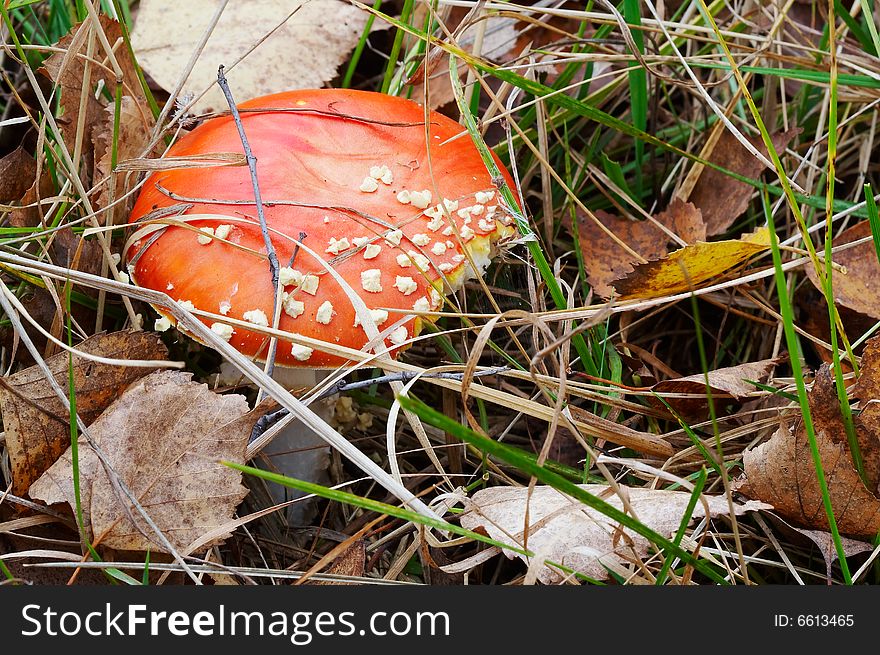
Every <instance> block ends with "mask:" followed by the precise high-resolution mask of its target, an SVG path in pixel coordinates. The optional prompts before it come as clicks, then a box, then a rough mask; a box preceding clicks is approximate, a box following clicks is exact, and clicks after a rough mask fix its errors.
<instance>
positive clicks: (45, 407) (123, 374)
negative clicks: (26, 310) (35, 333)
mask: <svg viewBox="0 0 880 655" xmlns="http://www.w3.org/2000/svg"><path fill="white" fill-rule="evenodd" d="M77 349H78V350H81V351H83V352H86V353H89V354H93V355H101V356H102V357H109V358H116V359H165V358H166V357H167V356H168V353H167V350H166V349H165V346H164V345H163V344H162V342H161V341H160V340H159V338H158V337H157V336H156V335H155V334H152V333H150V332H113V333H111V334H99V335H97V336H94V337H91V338H89V339H86V340H85V341H83V342H82V343H80V344H79V345H78V346H77ZM46 364H47V365H48V367H49V369H50V370H51V371H52V373H53V375H54V377H55V380H56V381H57V382H58V384H59V385H61V387H62V388H63V389H67V388H68V379H67V378H68V355H67V353H66V352H65V353H59V354H58V355H56V356H54V357H51V358H49V359H47V360H46ZM149 372H150V369H147V368H142V367H134V366H109V365H107V364H99V363H96V362H93V361H89V360H87V359H84V358H82V357H77V356H75V355H74V357H73V381H74V385H75V388H76V400H77V411H78V412H79V415H80V417H81V418H82V419H83V421H84V422H85V423H86V424H88V423H90V422H91V421H93V420H95V419H96V418H97V417H98V415H99V414H100V413H101V412H103V411H104V409H105V408H106V407H107V406H108V405H109V404H110V403H111V402H113V400H115V399H116V398H117V397H118V396H119V394H120V393H121V392H122V390H123V389H125V388H126V387H127V386H128V385H129V384H131V383H132V382H134V381H135V380H137V379H138V378H141V377H143V376H144V375H147V374H148V373H149ZM0 412H2V414H3V425H4V428H5V430H6V445H7V447H8V449H9V458H10V461H11V465H12V493H14V494H17V495H22V496H23V495H24V494H25V493H26V492H27V489H28V488H29V487H30V486H31V484H32V483H33V482H34V481H35V480H36V479H37V478H39V477H40V476H41V475H42V474H43V473H44V472H45V471H46V469H48V468H49V467H50V466H51V465H52V464H53V463H54V462H55V460H57V459H58V457H59V456H60V455H61V453H63V452H64V451H65V450H66V449H67V448H68V447H69V446H70V428H69V424H68V418H69V417H68V414H67V412H66V411H65V409H64V408H63V407H62V405H61V401H60V400H59V399H58V397H57V396H56V395H55V393H54V392H53V391H52V389H51V388H50V387H49V384H48V383H47V382H46V380H45V378H44V377H43V373H42V371H41V370H40V369H39V368H37V367H36V366H32V367H31V368H28V369H25V370H23V371H20V372H18V373H16V374H15V375H11V376H8V377H6V378H3V383H2V385H0Z"/></svg>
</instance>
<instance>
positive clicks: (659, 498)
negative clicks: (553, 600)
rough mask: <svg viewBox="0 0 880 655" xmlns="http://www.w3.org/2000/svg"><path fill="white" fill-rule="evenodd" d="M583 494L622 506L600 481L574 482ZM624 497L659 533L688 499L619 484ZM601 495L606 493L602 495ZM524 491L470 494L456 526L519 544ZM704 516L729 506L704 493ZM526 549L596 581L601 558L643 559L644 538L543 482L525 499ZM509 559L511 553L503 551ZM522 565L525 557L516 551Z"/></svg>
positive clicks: (749, 506) (673, 526)
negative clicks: (468, 504)
mask: <svg viewBox="0 0 880 655" xmlns="http://www.w3.org/2000/svg"><path fill="white" fill-rule="evenodd" d="M578 486H580V487H581V488H582V489H584V490H585V491H587V492H588V493H591V494H593V495H595V496H602V497H603V498H604V500H605V502H607V503H609V504H611V505H613V506H614V507H616V508H618V509H623V503H622V501H621V500H620V497H619V496H617V495H616V494H613V493H610V492H609V488H608V487H607V486H605V485H601V484H584V485H578ZM621 488H622V489H623V490H624V492H625V493H626V494H627V495H628V496H629V503H630V505H631V506H632V508H633V511H634V512H635V514H636V516H637V517H638V519H639V520H640V521H641V522H642V523H644V524H645V525H647V526H648V527H650V528H651V529H652V530H654V531H655V532H658V533H659V534H661V535H663V536H666V537H670V536H672V535H673V534H674V533H675V532H676V531H677V530H678V528H679V526H680V524H681V521H682V518H683V517H684V513H685V510H686V509H687V505H688V502H689V500H690V494H689V493H688V492H686V491H666V490H658V489H643V488H638V487H623V486H622V487H621ZM606 495H607V497H605V496H606ZM527 497H528V489H527V488H525V487H490V488H488V489H482V490H480V491H477V492H476V493H475V494H474V495H473V498H472V500H473V505H474V507H473V508H472V509H469V510H468V511H466V512H465V513H463V514H462V515H461V525H462V527H464V528H467V529H468V530H476V529H478V528H483V529H485V530H486V532H487V533H488V534H489V536H490V537H492V538H493V539H495V540H497V541H500V542H503V543H507V544H511V545H517V546H519V547H520V548H522V547H523V546H524V544H523V527H524V519H525V515H526V511H525V510H526V499H527ZM704 498H705V499H706V501H707V503H708V505H709V512H710V514H711V515H712V516H713V517H715V516H720V515H727V513H728V512H729V506H728V502H727V498H726V497H724V496H704ZM759 509H769V506H768V505H765V504H763V503H760V502H748V503H745V504H738V503H734V511H735V512H736V513H737V514H738V515H739V514H743V513H744V512H749V511H756V510H759ZM528 510H529V511H528V516H529V521H530V524H529V525H530V528H529V531H528V544H527V546H526V547H527V548H528V550H530V551H532V552H533V553H535V554H540V555H542V556H543V557H545V558H546V559H549V560H551V561H553V562H555V563H557V564H563V565H565V566H567V567H569V568H571V569H574V570H575V571H578V572H579V573H582V574H583V575H586V576H589V577H591V578H594V579H597V580H601V579H606V578H608V577H609V575H608V572H607V571H606V569H605V566H603V562H605V563H608V565H609V566H616V565H620V564H626V563H629V562H631V561H632V560H633V559H634V557H639V558H641V557H644V556H646V555H647V553H648V550H649V548H650V542H648V540H647V539H645V538H644V537H642V536H641V535H638V534H636V533H634V532H632V531H630V530H628V529H626V528H623V529H621V526H620V525H619V524H617V523H616V522H615V521H612V520H611V519H609V518H608V517H607V516H605V515H604V514H602V513H601V512H599V511H597V510H594V509H592V508H590V507H587V506H586V505H584V504H582V503H580V502H578V501H576V500H574V499H572V498H570V497H568V496H566V495H564V494H562V493H560V492H559V491H557V490H556V489H554V488H552V487H547V486H537V487H535V489H534V492H533V493H532V496H531V499H530V500H529V506H528ZM703 516H704V506H703V504H702V503H701V502H698V503H697V505H696V508H695V509H694V513H693V518H695V519H699V518H701V517H703ZM504 553H505V555H507V557H508V558H510V559H513V557H514V555H515V553H513V552H512V551H507V550H505V551H504ZM516 557H519V558H520V559H522V560H523V561H525V562H527V563H528V558H526V557H525V556H521V555H516ZM562 577H563V574H562V573H561V572H560V571H559V570H558V569H556V568H551V567H548V566H546V565H545V566H542V567H541V569H540V570H539V571H538V580H540V581H541V582H543V583H544V584H551V583H554V582H559V581H560V580H561V579H562Z"/></svg>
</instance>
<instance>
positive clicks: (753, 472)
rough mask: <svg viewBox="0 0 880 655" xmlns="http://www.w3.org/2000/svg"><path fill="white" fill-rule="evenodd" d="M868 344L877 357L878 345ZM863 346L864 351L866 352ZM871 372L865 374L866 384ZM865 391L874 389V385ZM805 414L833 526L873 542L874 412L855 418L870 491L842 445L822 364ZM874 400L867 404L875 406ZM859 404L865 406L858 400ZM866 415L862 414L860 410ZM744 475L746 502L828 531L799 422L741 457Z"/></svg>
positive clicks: (878, 454)
mask: <svg viewBox="0 0 880 655" xmlns="http://www.w3.org/2000/svg"><path fill="white" fill-rule="evenodd" d="M872 341H874V343H873V344H871V348H872V350H874V352H875V354H874V355H872V356H874V357H876V349H877V348H878V347H880V342H878V341H876V340H872ZM867 347H868V346H867V345H866V349H867ZM876 374H877V373H876V372H872V373H869V374H868V375H869V376H870V377H869V380H872V376H874V375H876ZM868 388H870V389H872V391H873V390H874V388H873V386H871V385H869V386H868ZM809 401H810V414H811V416H812V419H813V424H814V427H815V433H816V442H817V445H818V448H819V454H820V457H821V460H822V466H823V469H824V472H825V481H826V483H827V487H828V493H829V496H830V499H831V506H832V508H833V510H834V516H835V519H836V521H837V526H838V528H839V530H840V532H841V533H842V534H846V535H849V536H852V537H862V538H869V537H870V538H872V537H874V536H875V535H876V534H877V532H878V531H880V500H878V498H877V496H876V489H877V483H878V479H880V441H878V440H880V434H878V433H877V432H875V430H876V424H874V423H873V422H872V421H873V418H872V417H873V411H871V412H869V413H868V415H867V416H866V417H865V418H863V417H862V416H858V417H856V418H855V419H854V420H855V423H856V429H857V436H858V440H859V449H860V451H861V453H862V456H863V460H864V468H865V474H866V477H867V478H868V483H869V485H870V489H869V488H866V487H865V485H864V483H863V482H862V480H861V478H860V477H859V474H858V473H857V472H856V470H855V467H854V465H853V462H852V457H851V455H850V452H849V448H848V447H847V440H846V432H845V430H844V427H843V422H842V419H841V415H840V406H839V404H838V400H837V393H836V391H835V387H834V381H833V378H832V377H831V373H830V369H829V367H828V365H827V364H823V365H822V367H821V368H820V369H819V371H818V372H817V373H816V380H815V382H814V383H813V387H812V389H811V390H810V393H809ZM876 401H877V399H871V401H867V402H869V403H872V404H876ZM862 402H863V404H864V403H866V401H865V399H864V398H863V399H862ZM862 413H863V414H864V413H865V410H864V409H863V410H862ZM743 467H744V469H745V473H744V476H743V477H742V478H741V479H740V480H739V481H737V483H736V488H737V490H738V491H740V492H741V493H743V494H745V495H746V496H748V497H750V498H755V499H759V500H762V501H764V502H768V503H771V504H772V505H773V506H774V508H775V509H776V511H777V512H778V513H779V514H780V515H781V516H783V517H784V518H786V519H788V520H790V521H793V522H795V523H797V524H798V525H801V526H805V527H808V528H816V529H819V530H827V529H828V520H827V517H826V515H825V508H824V505H823V502H822V495H821V491H820V488H819V482H818V480H817V479H816V470H815V467H814V464H813V458H812V454H811V451H810V445H809V441H808V439H807V434H806V430H805V428H804V425H803V422H799V423H798V424H797V425H796V426H795V427H794V429H793V430H792V429H789V428H788V427H786V426H782V427H780V429H779V430H778V431H777V432H776V434H774V435H773V437H771V438H770V440H769V441H766V442H764V443H762V444H760V445H758V446H757V447H755V448H752V449H750V450H747V451H746V452H745V453H744V454H743Z"/></svg>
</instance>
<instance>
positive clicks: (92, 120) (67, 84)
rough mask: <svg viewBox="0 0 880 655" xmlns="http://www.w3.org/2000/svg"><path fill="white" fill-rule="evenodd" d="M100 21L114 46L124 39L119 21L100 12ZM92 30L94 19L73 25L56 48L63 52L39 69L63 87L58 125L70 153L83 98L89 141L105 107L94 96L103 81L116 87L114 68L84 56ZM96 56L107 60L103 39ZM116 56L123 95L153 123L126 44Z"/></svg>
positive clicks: (84, 136)
mask: <svg viewBox="0 0 880 655" xmlns="http://www.w3.org/2000/svg"><path fill="white" fill-rule="evenodd" d="M100 21H101V28H102V30H103V32H104V34H105V35H106V37H107V40H108V42H109V43H110V44H111V45H113V44H116V43H124V42H123V40H122V29H121V27H120V26H119V23H118V22H117V21H115V20H113V19H112V18H110V17H109V16H106V15H101V16H100ZM91 29H92V25H91V21H85V22H84V23H78V24H77V25H74V26H73V27H72V28H71V29H70V31H69V32H68V33H67V34H66V35H65V36H63V37H61V39H60V40H59V41H58V43H57V44H56V47H57V48H61V49H62V51H61V52H56V53H55V54H53V55H52V56H51V57H49V58H48V59H46V61H45V62H44V63H43V66H42V68H41V69H40V70H41V72H43V73H44V74H45V75H46V76H47V77H49V79H51V80H52V81H53V82H54V83H55V84H57V85H58V86H60V87H61V97H60V101H59V105H60V108H61V113H60V115H59V116H58V128H59V129H60V130H61V134H62V138H63V139H64V142H65V143H66V144H67V147H68V148H69V149H70V151H71V152H73V149H74V143H75V142H76V133H77V129H78V127H77V124H78V123H79V119H80V99H81V97H84V98H85V107H84V110H85V117H84V120H83V134H82V135H81V137H82V143H85V144H90V143H91V142H92V138H93V131H94V129H95V126H97V125H99V124H100V123H101V118H102V117H101V112H102V107H103V104H102V102H101V101H99V100H96V99H95V94H94V90H95V89H96V88H97V85H98V84H99V83H101V82H103V85H104V88H106V89H109V90H111V91H113V90H115V89H116V75H115V73H114V71H113V69H112V67H110V66H109V65H108V66H96V65H94V64H92V63H89V59H88V58H87V57H86V56H85V55H86V49H87V43H88V34H89V31H90V30H91ZM96 55H97V58H98V59H101V60H103V59H105V56H104V53H103V50H102V48H101V45H100V41H99V40H97V39H96ZM114 55H115V57H116V61H117V63H118V64H119V67H120V69H121V72H122V79H121V83H122V91H123V95H126V96H129V97H132V98H134V99H135V100H136V105H137V107H138V112H139V115H140V117H141V120H142V122H143V124H144V125H152V114H151V113H150V110H149V107H148V105H147V101H146V98H145V96H144V92H143V89H142V87H141V84H140V81H139V79H138V77H137V74H136V72H135V70H136V69H135V66H134V64H133V63H132V60H131V56H130V55H129V54H128V50H127V48H125V46H124V45H123V47H117V48H116V49H115V50H114ZM94 58H95V57H93V59H94ZM86 66H88V67H89V85H88V88H85V82H84V81H85V77H86ZM83 94H84V95H83ZM83 154H84V155H87V156H88V155H90V154H91V153H90V152H89V151H84V153H83ZM87 159H90V157H87Z"/></svg>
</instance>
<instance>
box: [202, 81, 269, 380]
mask: <svg viewBox="0 0 880 655" xmlns="http://www.w3.org/2000/svg"><path fill="white" fill-rule="evenodd" d="M217 84H219V85H220V88H221V89H222V90H223V95H224V96H225V97H226V102H227V103H228V104H229V111H230V112H232V120H234V121H235V127H236V128H237V129H238V136H239V138H240V139H241V145H242V146H243V147H244V156H245V158H246V159H247V163H248V169H249V170H250V172H251V183H252V184H253V187H254V203H255V204H256V205H257V218H258V219H259V221H260V231H261V232H262V233H263V243H265V244H266V254H267V255H268V257H269V270H270V271H271V273H272V288H273V289H274V290H275V293H274V298H273V301H272V315H273V316H274V315H275V314H276V310H277V303H278V276H279V266H278V255H277V254H275V246H273V245H272V237H271V236H270V235H269V228H268V227H267V226H266V215H265V214H264V213H263V198H262V196H261V195H260V185H259V183H258V182H257V158H256V157H255V156H254V153H253V151H252V150H251V146H250V143H249V142H248V138H247V135H246V134H245V132H244V125H243V124H242V122H241V115H240V114H239V113H238V107H236V106H235V100H234V99H233V97H232V91H231V90H230V89H229V82H227V81H226V76H225V75H224V74H223V66H222V65H221V66H220V68H219V69H218V70H217ZM277 347H278V342H277V341H276V340H275V339H273V340H272V342H271V345H270V346H269V354H268V355H267V356H266V374H267V375H272V371H273V369H274V368H275V351H276V349H277Z"/></svg>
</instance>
